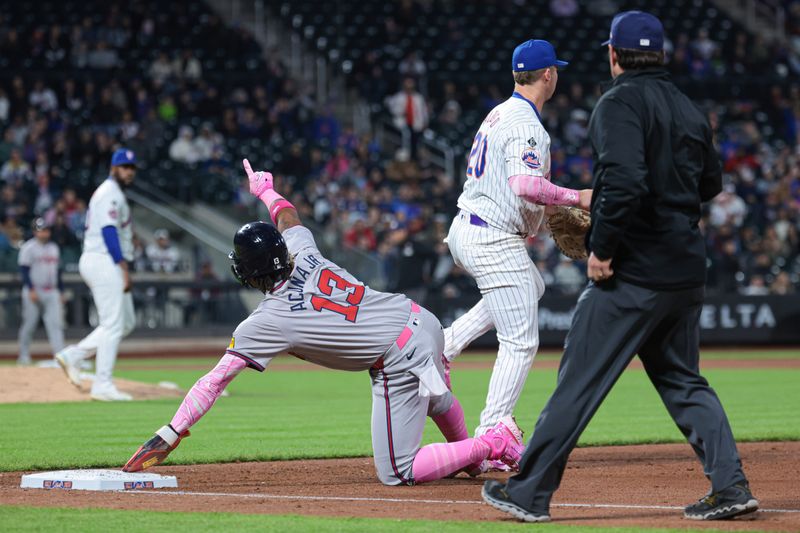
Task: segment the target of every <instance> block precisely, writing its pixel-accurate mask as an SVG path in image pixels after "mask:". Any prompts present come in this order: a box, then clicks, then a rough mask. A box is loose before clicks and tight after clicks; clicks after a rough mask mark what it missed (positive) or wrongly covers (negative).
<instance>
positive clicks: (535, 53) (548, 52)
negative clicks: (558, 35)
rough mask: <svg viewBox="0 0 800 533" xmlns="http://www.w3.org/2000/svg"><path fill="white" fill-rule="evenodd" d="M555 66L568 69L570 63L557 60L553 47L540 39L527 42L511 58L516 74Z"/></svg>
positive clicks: (512, 67) (515, 49)
mask: <svg viewBox="0 0 800 533" xmlns="http://www.w3.org/2000/svg"><path fill="white" fill-rule="evenodd" d="M553 65H556V66H559V67H566V66H567V65H569V63H567V62H566V61H561V60H559V59H556V50H555V48H553V45H552V44H550V43H548V42H547V41H542V40H540V39H531V40H530V41H525V42H524V43H522V44H521V45H519V46H517V47H516V48H514V55H513V56H511V70H513V71H514V72H525V71H528V70H539V69H540V68H546V67H552V66H553Z"/></svg>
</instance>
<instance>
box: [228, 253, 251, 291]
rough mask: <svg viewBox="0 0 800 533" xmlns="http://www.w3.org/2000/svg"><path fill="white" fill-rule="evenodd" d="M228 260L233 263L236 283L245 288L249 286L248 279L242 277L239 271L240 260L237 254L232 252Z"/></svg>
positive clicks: (232, 268) (232, 267)
mask: <svg viewBox="0 0 800 533" xmlns="http://www.w3.org/2000/svg"><path fill="white" fill-rule="evenodd" d="M228 259H230V260H231V261H233V264H232V265H231V272H233V277H234V278H236V281H238V282H239V283H241V284H242V285H243V286H247V279H246V278H245V277H244V276H243V275H242V273H241V272H240V270H239V258H238V257H237V256H236V252H233V251H232V252H231V253H229V254H228Z"/></svg>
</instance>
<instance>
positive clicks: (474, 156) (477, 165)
mask: <svg viewBox="0 0 800 533" xmlns="http://www.w3.org/2000/svg"><path fill="white" fill-rule="evenodd" d="M488 141H489V136H488V135H484V134H483V132H481V131H479V132H478V134H477V135H476V136H475V140H474V141H472V150H470V152H469V159H468V160H467V177H468V178H471V177H472V176H475V178H476V179H480V177H481V176H483V173H484V171H485V170H486V143H487V142H488Z"/></svg>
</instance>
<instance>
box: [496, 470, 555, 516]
mask: <svg viewBox="0 0 800 533" xmlns="http://www.w3.org/2000/svg"><path fill="white" fill-rule="evenodd" d="M481 496H483V501H485V502H486V503H488V504H489V505H491V506H492V507H494V508H495V509H497V510H498V511H503V512H504V513H508V514H510V515H511V516H513V517H514V518H518V519H520V520H522V521H523V522H549V521H550V515H549V514H547V513H537V512H534V511H529V510H528V509H525V508H523V507H520V506H519V505H518V504H517V503H514V502H513V501H512V500H511V497H510V496H509V495H508V493H507V492H506V486H505V485H504V484H502V483H500V482H499V481H494V480H491V481H487V482H486V483H484V484H483V489H481Z"/></svg>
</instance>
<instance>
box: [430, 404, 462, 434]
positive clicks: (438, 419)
mask: <svg viewBox="0 0 800 533" xmlns="http://www.w3.org/2000/svg"><path fill="white" fill-rule="evenodd" d="M431 420H433V421H434V422H435V423H436V426H437V427H438V428H439V431H441V432H442V435H444V438H445V440H447V442H458V441H460V440H465V439H467V438H469V433H467V423H466V422H465V421H464V409H462V408H461V404H460V403H458V398H456V397H455V396H453V405H451V406H450V409H448V410H447V411H445V412H444V413H442V414H440V415H436V416H432V417H431Z"/></svg>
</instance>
